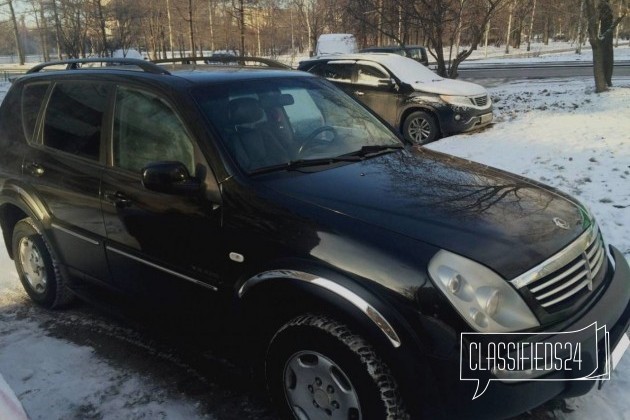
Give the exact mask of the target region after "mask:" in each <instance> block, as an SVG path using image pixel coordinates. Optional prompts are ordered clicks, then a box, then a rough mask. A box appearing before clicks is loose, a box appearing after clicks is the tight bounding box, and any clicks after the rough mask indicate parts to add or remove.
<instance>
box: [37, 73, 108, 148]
mask: <svg viewBox="0 0 630 420" xmlns="http://www.w3.org/2000/svg"><path fill="white" fill-rule="evenodd" d="M107 93H108V86H107V85H105V84H100V83H90V82H80V83H79V82H63V83H58V84H56V85H55V87H54V90H53V92H52V94H51V96H50V101H49V102H48V107H47V108H46V116H45V119H44V144H45V145H46V146H48V147H52V148H54V149H57V150H61V151H63V152H66V153H71V154H73V155H77V156H81V157H83V158H87V159H92V160H98V159H99V152H100V148H101V126H102V124H103V114H104V112H105V107H106V106H107Z"/></svg>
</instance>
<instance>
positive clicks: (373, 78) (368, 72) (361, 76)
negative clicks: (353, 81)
mask: <svg viewBox="0 0 630 420" xmlns="http://www.w3.org/2000/svg"><path fill="white" fill-rule="evenodd" d="M357 67H358V70H357V83H360V84H362V85H370V86H378V81H379V80H381V79H389V76H388V75H387V73H384V72H383V71H381V70H379V69H377V68H376V67H373V66H366V65H362V64H361V65H359V66H357Z"/></svg>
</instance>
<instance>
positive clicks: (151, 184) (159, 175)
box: [142, 161, 201, 195]
mask: <svg viewBox="0 0 630 420" xmlns="http://www.w3.org/2000/svg"><path fill="white" fill-rule="evenodd" d="M142 185H143V186H144V188H146V189H148V190H152V191H157V192H162V193H166V194H179V195H187V194H193V193H196V192H198V191H200V190H201V182H200V181H199V180H198V179H196V178H193V177H191V176H190V173H189V172H188V169H186V166H185V165H184V164H183V163H181V162H171V161H168V162H151V163H149V164H148V165H147V166H146V167H144V168H143V169H142Z"/></svg>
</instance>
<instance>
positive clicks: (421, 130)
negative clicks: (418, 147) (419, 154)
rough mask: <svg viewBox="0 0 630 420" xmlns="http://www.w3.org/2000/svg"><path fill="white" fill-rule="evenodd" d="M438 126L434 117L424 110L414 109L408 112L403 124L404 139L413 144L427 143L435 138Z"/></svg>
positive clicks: (437, 135) (437, 134)
mask: <svg viewBox="0 0 630 420" xmlns="http://www.w3.org/2000/svg"><path fill="white" fill-rule="evenodd" d="M439 134H440V127H439V126H438V124H437V121H436V120H435V117H434V116H433V115H431V114H429V113H428V112H425V111H416V112H412V113H411V114H409V116H408V117H407V118H406V119H405V122H404V124H403V135H404V136H405V139H407V140H408V141H410V142H412V143H413V144H427V143H430V142H432V141H434V140H437V139H438V137H439Z"/></svg>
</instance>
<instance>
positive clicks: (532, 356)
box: [459, 323, 628, 400]
mask: <svg viewBox="0 0 630 420" xmlns="http://www.w3.org/2000/svg"><path fill="white" fill-rule="evenodd" d="M460 340H461V342H460V345H461V347H460V349H461V350H460V363H459V366H460V370H459V372H460V379H461V380H463V381H477V389H476V391H475V394H474V395H473V397H472V398H473V400H474V399H476V398H479V397H480V396H481V395H483V393H484V392H486V390H487V389H488V386H489V385H490V382H492V381H501V382H522V381H567V380H569V381H583V380H609V379H610V373H611V371H612V370H613V369H614V368H615V366H616V364H617V363H618V362H619V360H618V359H621V354H623V352H624V351H625V349H626V348H627V347H628V343H627V342H628V337H627V335H625V334H624V335H623V337H622V340H621V341H620V343H619V344H618V345H617V347H618V348H616V349H615V351H614V353H619V354H612V355H611V349H610V337H609V332H608V331H606V326H602V327H598V325H597V323H593V324H591V325H589V326H588V327H585V328H582V329H581V330H577V331H567V332H545V333H529V334H523V333H462V334H461V337H460Z"/></svg>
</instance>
